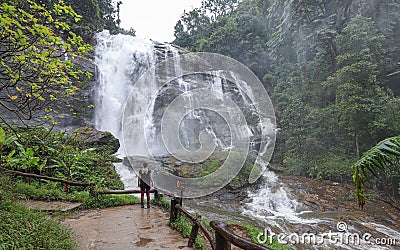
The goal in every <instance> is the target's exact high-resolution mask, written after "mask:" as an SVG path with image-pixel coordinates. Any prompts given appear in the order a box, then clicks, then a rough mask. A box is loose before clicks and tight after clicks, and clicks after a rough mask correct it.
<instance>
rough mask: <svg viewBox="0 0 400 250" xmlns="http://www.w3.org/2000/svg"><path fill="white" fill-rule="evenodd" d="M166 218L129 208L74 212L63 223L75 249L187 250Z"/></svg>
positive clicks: (154, 209) (151, 211)
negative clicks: (76, 244)
mask: <svg viewBox="0 0 400 250" xmlns="http://www.w3.org/2000/svg"><path fill="white" fill-rule="evenodd" d="M168 216H169V214H168V213H167V212H164V211H162V210H161V209H160V208H158V207H151V208H150V209H143V208H140V205H130V206H121V207H113V208H106V209H96V210H86V211H78V212H76V213H75V214H74V215H72V216H71V217H69V218H67V219H65V220H64V223H65V224H67V225H69V226H70V227H71V228H72V229H73V230H74V231H75V234H76V237H77V240H78V241H79V247H78V249H96V250H101V249H152V250H156V249H191V248H189V247H187V243H188V240H187V239H184V238H183V237H182V236H181V235H180V234H179V233H178V232H177V231H175V230H173V229H172V228H170V227H169V226H168V219H169V217H168Z"/></svg>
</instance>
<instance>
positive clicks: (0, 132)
mask: <svg viewBox="0 0 400 250" xmlns="http://www.w3.org/2000/svg"><path fill="white" fill-rule="evenodd" d="M5 141H6V132H4V129H3V128H2V127H0V151H1V149H2V148H3V146H4V143H5Z"/></svg>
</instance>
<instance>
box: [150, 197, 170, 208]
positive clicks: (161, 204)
mask: <svg viewBox="0 0 400 250" xmlns="http://www.w3.org/2000/svg"><path fill="white" fill-rule="evenodd" d="M151 201H152V204H154V205H157V206H159V207H162V208H166V209H168V210H169V209H170V208H171V202H170V201H168V200H165V199H160V200H155V199H154V200H151Z"/></svg>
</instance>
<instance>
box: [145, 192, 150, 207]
mask: <svg viewBox="0 0 400 250" xmlns="http://www.w3.org/2000/svg"><path fill="white" fill-rule="evenodd" d="M146 195H147V207H148V208H149V207H150V187H147V189H146Z"/></svg>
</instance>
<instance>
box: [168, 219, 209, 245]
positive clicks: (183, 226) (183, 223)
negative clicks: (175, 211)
mask: <svg viewBox="0 0 400 250" xmlns="http://www.w3.org/2000/svg"><path fill="white" fill-rule="evenodd" d="M171 227H172V228H174V229H176V230H177V231H178V232H180V233H181V234H182V236H183V237H184V238H189V236H190V232H191V231H192V223H191V221H190V220H189V219H188V218H187V217H186V216H184V215H182V214H179V215H178V218H177V220H176V221H175V222H172V223H171ZM193 247H194V248H196V249H202V250H203V249H204V250H207V249H208V248H207V245H206V243H205V242H204V240H203V239H202V238H200V237H199V236H197V237H196V241H195V243H194V246H193Z"/></svg>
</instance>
